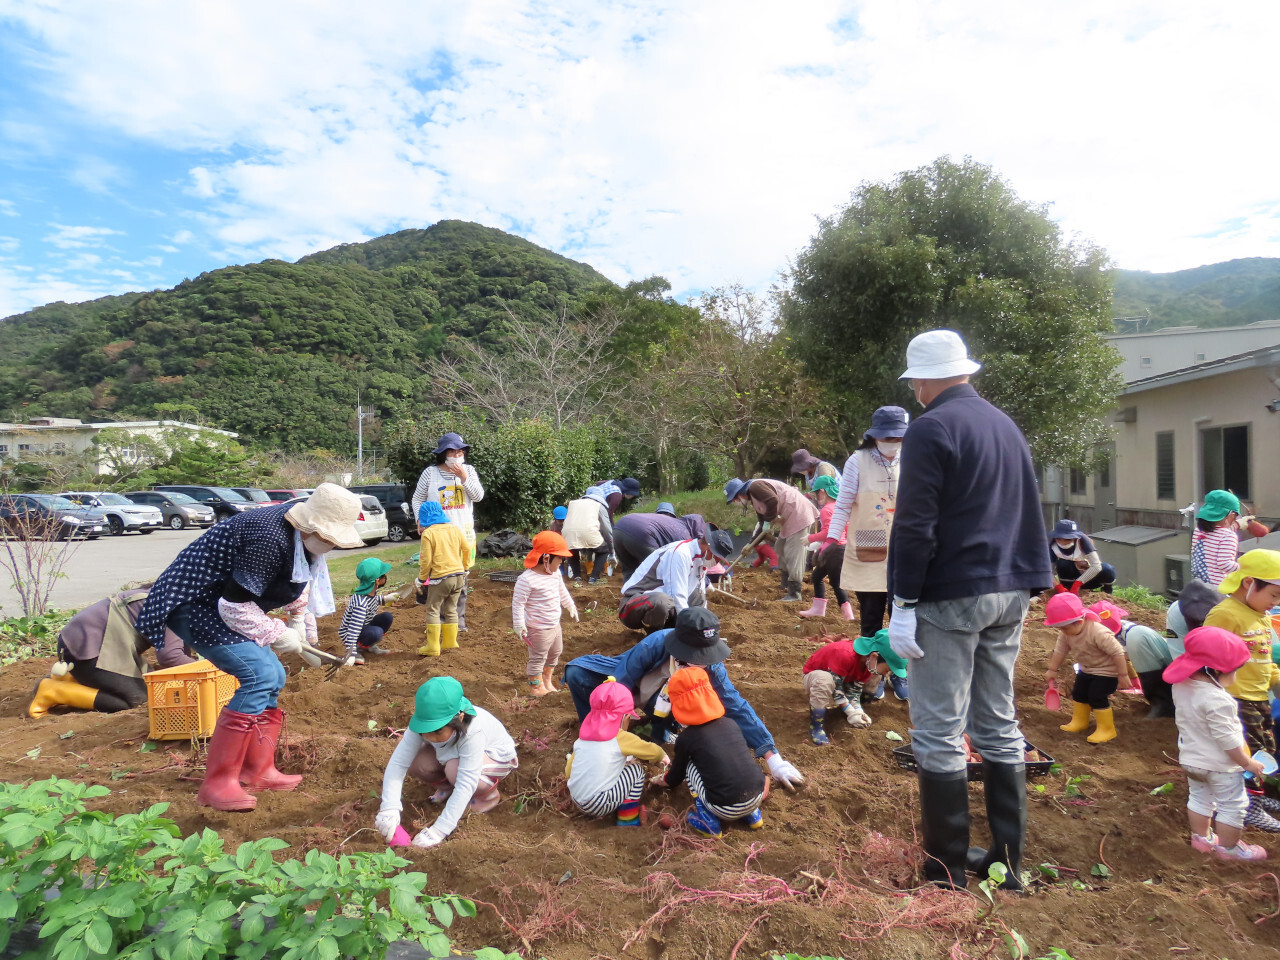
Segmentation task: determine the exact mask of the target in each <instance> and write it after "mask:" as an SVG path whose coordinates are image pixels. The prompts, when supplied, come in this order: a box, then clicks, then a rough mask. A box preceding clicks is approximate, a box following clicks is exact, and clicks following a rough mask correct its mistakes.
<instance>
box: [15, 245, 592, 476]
mask: <svg viewBox="0 0 1280 960" xmlns="http://www.w3.org/2000/svg"><path fill="white" fill-rule="evenodd" d="M602 284H603V285H607V286H612V284H609V281H608V280H606V279H605V277H603V276H602V275H600V274H599V273H597V272H596V271H595V270H594V269H592V268H591V267H589V266H587V265H586V264H582V263H577V262H575V261H573V260H569V259H567V258H565V257H562V256H559V255H557V254H554V253H552V252H550V251H548V250H544V249H542V248H540V247H538V246H536V245H535V244H533V243H530V242H529V241H527V240H524V239H521V238H520V237H514V236H511V235H509V234H506V233H503V232H502V231H500V230H494V229H491V228H488V227H482V226H480V225H478V224H474V223H463V222H461V221H442V222H440V223H437V224H435V225H434V226H432V227H430V228H428V229H426V230H403V231H401V232H399V233H395V234H391V235H389V236H385V237H379V238H377V239H375V240H371V241H369V242H367V243H358V244H344V245H342V246H339V247H335V248H333V249H332V250H326V251H324V252H321V253H316V254H312V255H310V256H307V257H303V258H302V259H301V260H299V261H298V262H297V263H285V262H283V261H279V260H267V261H264V262H262V263H255V264H248V265H245V266H233V267H226V268H224V269H221V270H214V271H211V272H209V273H205V274H202V275H201V276H199V277H197V278H195V279H194V280H188V281H185V282H183V283H181V284H179V285H178V286H176V287H174V288H173V289H171V290H158V291H153V292H150V293H130V294H126V295H124V296H121V297H107V298H104V299H102V300H96V301H93V302H91V303H82V304H65V303H55V304H50V305H48V306H44V307H39V308H37V309H35V310H31V311H29V312H28V313H24V314H19V315H17V316H15V317H11V318H9V319H7V320H5V321H3V322H0V419H9V420H25V419H27V418H28V417H31V416H36V415H40V414H45V415H53V416H66V417H81V418H83V419H129V418H148V417H151V416H152V415H153V413H154V407H155V404H156V403H161V402H167V403H187V404H190V405H192V406H194V407H196V408H197V409H198V410H199V412H200V414H201V415H202V416H203V417H205V418H207V419H208V420H209V421H211V422H214V423H217V424H218V425H220V426H223V427H226V428H229V429H232V430H236V431H238V432H240V433H242V434H244V435H245V436H247V437H249V438H251V439H252V440H253V441H255V442H257V443H259V444H261V445H264V446H277V447H281V448H284V449H295V450H296V449H303V448H309V447H317V446H321V447H329V448H332V449H335V450H339V451H344V452H345V451H347V450H348V449H349V448H350V447H351V446H352V445H353V441H352V437H353V434H354V417H355V406H356V393H357V390H362V391H363V393H362V398H363V401H364V403H365V404H366V405H369V404H372V405H373V407H374V408H375V409H377V410H378V411H379V412H380V413H385V412H387V411H388V410H389V408H390V407H391V406H392V405H394V404H395V403H397V402H398V401H402V400H416V399H421V396H420V390H421V383H420V380H419V378H418V376H417V367H416V363H417V361H418V360H420V359H421V358H422V357H423V356H425V355H429V354H432V353H434V352H436V351H438V350H439V347H440V345H441V344H442V343H443V341H444V338H445V337H447V336H449V335H451V334H458V335H461V336H466V337H479V338H481V339H493V338H495V337H498V336H500V334H501V329H502V324H503V323H504V322H505V321H506V319H507V317H508V313H507V311H508V310H511V311H513V312H514V313H516V314H517V315H521V316H530V317H532V316H537V315H539V314H545V313H548V312H552V311H558V310H560V309H562V308H564V307H573V306H574V305H576V304H577V303H578V302H579V301H580V300H581V299H582V298H583V297H584V296H586V295H587V294H588V293H589V292H590V291H591V290H593V289H597V288H599V287H600V286H601V285H602Z"/></svg>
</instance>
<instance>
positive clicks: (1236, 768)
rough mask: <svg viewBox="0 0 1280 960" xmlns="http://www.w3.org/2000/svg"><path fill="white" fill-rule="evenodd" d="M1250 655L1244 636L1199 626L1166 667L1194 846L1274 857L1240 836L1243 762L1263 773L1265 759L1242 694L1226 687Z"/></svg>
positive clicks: (1237, 855)
mask: <svg viewBox="0 0 1280 960" xmlns="http://www.w3.org/2000/svg"><path fill="white" fill-rule="evenodd" d="M1248 662H1249V648H1248V647H1247V646H1246V645H1245V642H1244V641H1243V640H1241V639H1240V638H1239V637H1238V636H1236V635H1235V634H1233V633H1231V632H1230V631H1229V630H1224V629H1222V628H1221V627H1197V628H1196V629H1194V630H1192V631H1190V632H1189V633H1188V634H1187V638H1186V652H1185V653H1183V654H1182V655H1181V656H1180V657H1176V658H1175V659H1174V661H1173V662H1172V663H1171V664H1169V666H1167V667H1165V669H1164V679H1165V681H1166V682H1168V683H1169V684H1171V685H1172V686H1173V701H1174V704H1175V706H1176V716H1175V719H1176V721H1177V723H1178V762H1179V763H1180V764H1181V765H1182V769H1183V770H1185V771H1186V774H1187V820H1188V821H1189V822H1190V825H1191V846H1192V847H1193V848H1194V849H1196V850H1198V851H1200V852H1201V853H1212V854H1214V855H1215V856H1217V857H1219V858H1221V859H1223V860H1265V859H1266V858H1267V852H1266V851H1265V850H1264V849H1263V848H1262V847H1260V846H1257V845H1256V844H1251V843H1241V842H1240V835H1241V833H1243V831H1244V819H1245V813H1246V811H1247V810H1248V809H1249V797H1248V794H1247V793H1246V791H1245V785H1244V778H1243V777H1242V776H1241V772H1242V768H1243V770H1247V771H1249V772H1250V773H1252V774H1253V776H1254V778H1255V779H1258V780H1260V778H1261V776H1262V773H1263V767H1262V764H1261V763H1259V762H1258V761H1257V760H1255V759H1253V758H1252V757H1251V756H1250V755H1249V750H1248V748H1247V747H1246V746H1245V741H1244V732H1243V729H1242V728H1241V726H1240V719H1239V717H1238V716H1237V713H1236V702H1235V698H1234V697H1232V696H1231V694H1229V693H1228V692H1227V691H1226V689H1225V688H1226V687H1229V686H1231V683H1232V681H1234V680H1235V678H1236V671H1237V670H1238V669H1240V667H1242V666H1244V665H1245V664H1246V663H1248ZM1215 821H1216V824H1217V835H1216V836H1215V835H1214V824H1215Z"/></svg>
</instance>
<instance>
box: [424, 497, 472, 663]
mask: <svg viewBox="0 0 1280 960" xmlns="http://www.w3.org/2000/svg"><path fill="white" fill-rule="evenodd" d="M418 527H419V529H420V530H421V531H422V533H421V537H420V539H419V542H418V549H419V557H418V602H419V603H425V604H426V605H427V629H426V637H427V642H426V643H424V644H423V645H422V646H421V647H419V648H418V653H419V655H420V656H424V657H438V656H440V651H441V650H453V649H454V648H456V647H457V646H458V600H459V599H460V598H461V597H462V596H463V594H464V593H465V592H466V589H467V562H468V560H469V559H470V548H469V547H468V546H467V541H466V538H465V537H464V536H463V534H462V531H461V530H459V529H458V528H457V527H456V526H454V525H453V524H452V523H450V522H449V521H448V519H447V518H446V517H445V515H444V508H442V507H441V506H440V504H439V503H437V502H436V501H435V500H428V501H427V502H426V503H424V504H423V505H422V506H421V507H419V508H418Z"/></svg>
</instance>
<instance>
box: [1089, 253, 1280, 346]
mask: <svg viewBox="0 0 1280 960" xmlns="http://www.w3.org/2000/svg"><path fill="white" fill-rule="evenodd" d="M1115 280H1116V287H1115V295H1114V297H1113V299H1112V307H1113V310H1114V315H1115V316H1117V317H1137V316H1144V315H1150V317H1151V320H1150V322H1149V324H1148V325H1147V326H1146V327H1145V329H1149V330H1154V329H1156V328H1158V327H1175V326H1181V325H1184V324H1185V325H1189V326H1196V327H1228V326H1234V325H1236V324H1243V323H1253V322H1254V321H1255V320H1276V319H1280V259H1277V258H1274V257H1248V258H1246V259H1242V260H1228V261H1227V262H1226V263H1211V264H1209V265H1207V266H1203V267H1193V268H1192V269H1190V270H1178V271H1176V272H1174V273H1148V272H1146V271H1144V270H1117V271H1116V272H1115Z"/></svg>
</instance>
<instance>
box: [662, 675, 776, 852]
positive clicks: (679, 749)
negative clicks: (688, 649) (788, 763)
mask: <svg viewBox="0 0 1280 960" xmlns="http://www.w3.org/2000/svg"><path fill="white" fill-rule="evenodd" d="M667 696H668V697H669V698H670V700H671V716H672V717H674V718H675V720H676V722H677V723H681V724H684V730H682V731H681V732H680V736H679V738H678V739H677V740H676V756H675V760H674V761H673V762H672V764H671V767H670V769H669V770H667V772H666V773H665V774H659V775H658V776H656V777H654V778H653V780H652V781H651V782H652V783H653V784H654V785H655V786H660V787H673V786H675V785H676V784H678V783H679V782H680V781H681V780H684V781H685V782H686V783H687V784H688V786H689V793H690V794H691V795H692V796H693V809H692V810H690V811H689V814H688V817H687V818H686V819H687V820H688V823H689V826H691V827H692V828H693V829H694V830H695V831H697V832H698V833H700V834H702V835H703V836H704V837H719V836H720V835H721V832H722V827H721V822H722V821H725V820H741V821H742V822H743V823H745V824H746V825H747V826H748V827H750V828H751V829H752V830H757V829H759V828H760V827H762V826H764V818H763V817H762V816H761V814H760V804H761V803H763V802H764V798H765V776H764V771H763V770H761V769H760V764H758V763H756V760H755V757H753V756H752V755H751V749H750V748H749V747H748V746H747V741H746V740H745V739H744V738H743V736H742V731H741V730H740V729H739V728H738V725H737V724H736V723H734V722H733V721H732V720H730V719H729V718H728V717H726V716H725V715H724V704H722V703H721V702H720V698H719V697H718V696H716V692H715V690H714V689H713V688H712V686H711V679H710V678H709V677H708V676H707V671H706V670H704V669H702V667H683V668H681V669H679V670H677V671H676V672H675V673H674V674H672V676H671V679H670V680H669V681H668V682H667Z"/></svg>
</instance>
